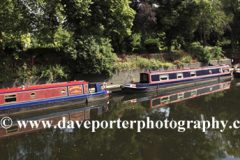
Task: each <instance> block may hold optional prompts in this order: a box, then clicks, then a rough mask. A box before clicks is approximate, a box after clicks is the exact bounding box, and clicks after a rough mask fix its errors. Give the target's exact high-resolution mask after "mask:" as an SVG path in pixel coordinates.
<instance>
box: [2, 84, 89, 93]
mask: <svg viewBox="0 0 240 160" xmlns="http://www.w3.org/2000/svg"><path fill="white" fill-rule="evenodd" d="M88 83H89V82H86V81H69V82H63V83H51V84H44V85H35V86H29V87H27V86H24V88H22V87H15V88H9V89H6V88H4V89H0V93H9V92H19V91H27V90H35V89H46V88H54V87H65V86H72V85H78V84H88Z"/></svg>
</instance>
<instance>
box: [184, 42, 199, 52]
mask: <svg viewBox="0 0 240 160" xmlns="http://www.w3.org/2000/svg"><path fill="white" fill-rule="evenodd" d="M185 49H186V50H187V51H188V52H191V51H195V52H196V51H197V52H198V51H201V50H202V49H203V47H202V45H201V44H200V42H193V43H186V45H185Z"/></svg>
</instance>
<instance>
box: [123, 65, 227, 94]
mask: <svg viewBox="0 0 240 160" xmlns="http://www.w3.org/2000/svg"><path fill="white" fill-rule="evenodd" d="M212 78H216V79H219V80H220V79H224V78H231V72H230V68H229V66H228V65H221V66H208V67H200V68H192V69H181V70H171V71H160V72H151V71H149V72H142V73H140V82H138V83H129V84H122V86H121V88H122V91H123V92H125V93H140V92H149V91H156V90H162V89H165V88H168V87H170V88H171V87H178V86H181V85H184V84H188V83H191V82H194V83H195V82H196V81H203V80H208V79H212Z"/></svg>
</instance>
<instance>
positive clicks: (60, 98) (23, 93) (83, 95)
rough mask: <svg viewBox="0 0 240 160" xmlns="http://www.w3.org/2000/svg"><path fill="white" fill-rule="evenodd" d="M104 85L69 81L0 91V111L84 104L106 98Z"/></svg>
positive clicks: (106, 93)
mask: <svg viewBox="0 0 240 160" xmlns="http://www.w3.org/2000/svg"><path fill="white" fill-rule="evenodd" d="M108 96H109V93H108V90H107V89H106V84H104V85H103V86H101V84H100V83H95V84H89V82H86V81H69V82H62V83H52V84H44V85H35V86H21V87H16V88H4V89H0V111H1V110H6V109H15V110H20V108H21V110H22V107H24V108H25V107H27V106H35V108H43V107H49V106H52V105H58V104H59V105H64V104H66V103H69V102H71V103H76V102H77V103H85V102H87V103H88V102H91V101H96V100H100V99H104V98H107V97H108Z"/></svg>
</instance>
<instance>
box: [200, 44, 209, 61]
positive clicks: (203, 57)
mask: <svg viewBox="0 0 240 160" xmlns="http://www.w3.org/2000/svg"><path fill="white" fill-rule="evenodd" d="M199 56H200V58H199V61H200V62H209V61H210V58H211V55H210V51H209V49H208V48H207V47H204V48H203V49H202V51H201V52H199Z"/></svg>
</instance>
